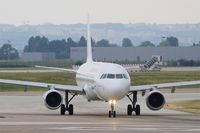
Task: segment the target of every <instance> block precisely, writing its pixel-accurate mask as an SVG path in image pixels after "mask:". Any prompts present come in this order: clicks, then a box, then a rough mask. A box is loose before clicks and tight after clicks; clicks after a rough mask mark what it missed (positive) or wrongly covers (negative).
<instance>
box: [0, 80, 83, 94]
mask: <svg viewBox="0 0 200 133" xmlns="http://www.w3.org/2000/svg"><path fill="white" fill-rule="evenodd" d="M0 83H5V84H15V85H22V86H33V87H43V88H48V89H51V88H52V89H56V90H61V91H70V92H76V93H80V94H81V93H83V88H81V87H79V86H73V85H61V84H51V83H44V82H31V81H22V80H7V79H0Z"/></svg>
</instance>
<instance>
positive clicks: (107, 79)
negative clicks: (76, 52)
mask: <svg viewBox="0 0 200 133" xmlns="http://www.w3.org/2000/svg"><path fill="white" fill-rule="evenodd" d="M76 82H77V84H78V86H81V87H83V89H84V91H85V96H86V98H87V99H88V100H103V101H109V100H120V99H122V98H123V97H125V96H126V95H127V94H128V91H129V87H130V77H129V74H128V72H127V71H126V69H125V68H123V67H122V66H120V65H118V64H113V63H103V62H87V63H85V64H83V65H81V66H80V68H79V69H78V71H77V74H76Z"/></svg>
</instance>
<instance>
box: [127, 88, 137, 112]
mask: <svg viewBox="0 0 200 133" xmlns="http://www.w3.org/2000/svg"><path fill="white" fill-rule="evenodd" d="M130 95H131V94H130ZM130 95H127V97H128V98H129V100H130V101H131V103H132V105H131V104H129V105H128V107H127V115H132V112H133V111H135V114H136V115H140V105H136V102H137V91H134V92H133V93H132V95H133V97H132V99H131V97H130Z"/></svg>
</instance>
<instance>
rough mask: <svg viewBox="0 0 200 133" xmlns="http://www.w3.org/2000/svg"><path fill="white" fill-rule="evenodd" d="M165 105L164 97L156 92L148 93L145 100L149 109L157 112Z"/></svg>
mask: <svg viewBox="0 0 200 133" xmlns="http://www.w3.org/2000/svg"><path fill="white" fill-rule="evenodd" d="M164 104H165V97H164V96H163V94H162V93H161V92H160V91H158V90H153V91H151V92H149V94H148V96H147V98H146V105H147V107H148V108H149V109H151V110H154V111H157V110H160V109H162V108H163V106H164Z"/></svg>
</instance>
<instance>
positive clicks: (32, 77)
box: [0, 71, 200, 91]
mask: <svg viewBox="0 0 200 133" xmlns="http://www.w3.org/2000/svg"><path fill="white" fill-rule="evenodd" d="M130 76H131V79H132V85H144V84H154V83H166V82H178V81H191V80H200V72H199V71H196V72H195V71H190V72H147V73H132V74H131V75H130ZM0 78H1V79H17V80H27V81H38V82H48V83H59V84H70V85H75V84H76V82H75V74H73V73H66V72H51V73H31V72H27V73H2V72H1V73H0ZM190 87H193V88H194V87H198V88H200V85H195V86H190ZM187 88H188V86H187ZM29 89H30V90H41V88H35V87H29ZM18 90H19V91H21V90H24V87H21V86H17V85H8V84H0V91H18Z"/></svg>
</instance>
